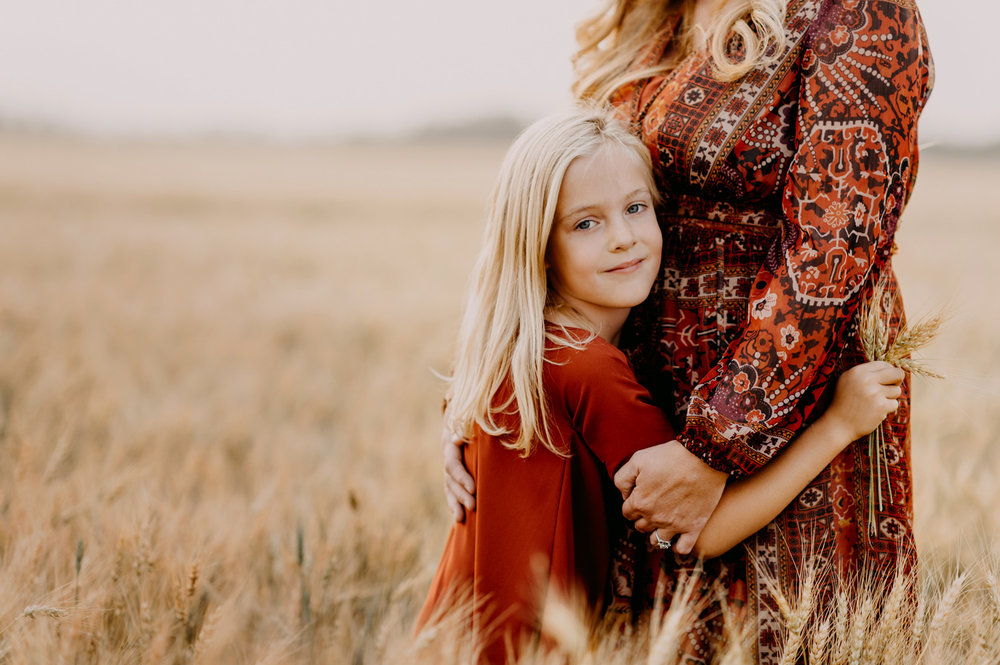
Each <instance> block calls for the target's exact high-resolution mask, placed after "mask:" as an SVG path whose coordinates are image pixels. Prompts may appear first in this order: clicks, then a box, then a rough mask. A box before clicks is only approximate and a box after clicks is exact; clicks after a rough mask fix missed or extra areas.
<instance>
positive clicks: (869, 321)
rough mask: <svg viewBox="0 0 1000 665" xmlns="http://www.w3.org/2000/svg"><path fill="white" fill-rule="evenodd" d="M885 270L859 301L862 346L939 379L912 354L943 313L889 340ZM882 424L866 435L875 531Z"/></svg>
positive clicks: (890, 301)
mask: <svg viewBox="0 0 1000 665" xmlns="http://www.w3.org/2000/svg"><path fill="white" fill-rule="evenodd" d="M888 284H889V280H888V273H886V272H883V273H882V274H881V276H879V279H878V282H876V284H875V288H874V289H873V290H872V294H871V297H870V298H869V299H868V300H867V301H866V302H864V303H862V305H861V308H860V310H859V311H858V336H859V337H860V339H861V349H862V350H863V351H864V354H865V358H867V359H868V360H869V361H875V360H881V361H884V362H887V363H889V364H890V365H893V366H895V367H898V368H900V369H902V370H905V371H907V372H909V373H910V374H916V375H919V376H926V377H931V378H937V379H941V378H944V377H943V375H941V374H938V373H937V372H934V371H932V370H931V369H929V368H928V367H927V366H926V365H925V364H924V363H923V362H922V361H920V360H917V359H915V358H913V353H914V352H916V351H918V350H920V349H921V348H923V347H925V346H927V345H928V344H929V343H930V342H931V341H932V340H933V339H934V338H935V337H936V336H937V334H938V331H939V330H940V328H941V324H942V323H943V322H944V314H943V313H942V312H937V313H936V314H934V315H931V316H926V317H922V318H920V319H918V320H916V321H914V322H912V323H910V322H907V323H906V324H904V325H903V327H902V328H900V330H899V331H898V332H897V333H896V335H895V337H892V338H891V339H890V330H889V324H890V321H891V320H892V311H893V309H894V307H895V305H896V293H895V291H893V292H889V291H888ZM884 428H885V424H884V423H883V424H881V425H879V426H878V427H876V428H875V430H874V431H873V432H872V433H871V434H869V435H868V455H869V458H870V459H871V470H870V472H869V477H868V479H869V486H870V491H869V493H868V531H869V533H871V534H872V535H875V534H876V533H877V526H878V518H877V515H876V510H875V507H876V502H877V505H878V510H879V511H881V510H883V509H884V507H885V497H883V495H882V485H883V482H882V481H883V475H884V477H885V480H886V481H888V478H889V460H888V457H887V455H886V449H885V429H884ZM885 485H886V487H887V488H888V500H889V501H890V502H891V501H892V500H893V496H892V483H890V482H886V483H885Z"/></svg>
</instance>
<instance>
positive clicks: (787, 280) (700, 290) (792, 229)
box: [612, 0, 933, 663]
mask: <svg viewBox="0 0 1000 665" xmlns="http://www.w3.org/2000/svg"><path fill="white" fill-rule="evenodd" d="M675 29H676V23H673V24H670V25H667V26H665V28H664V29H663V30H662V31H661V32H660V34H659V35H658V36H657V38H656V39H655V40H654V41H653V43H651V44H650V46H649V48H648V50H647V51H646V52H645V53H643V54H642V55H641V57H640V58H639V59H637V61H636V63H635V66H636V67H643V66H647V65H650V64H655V63H656V62H658V61H659V60H660V59H661V58H663V57H664V55H665V53H666V52H667V49H668V48H669V47H670V44H671V38H672V36H673V33H674V30H675ZM785 31H786V38H787V43H786V46H785V50H784V52H783V55H782V56H781V57H779V58H778V59H777V61H775V62H773V63H771V64H766V65H762V66H760V67H758V68H757V69H755V70H753V71H751V72H750V73H749V74H747V75H746V76H744V77H742V78H741V79H738V80H736V81H732V82H721V81H718V80H716V79H715V78H714V77H713V76H712V75H711V67H710V64H709V59H708V55H707V52H705V51H699V52H694V53H692V54H691V55H689V56H687V57H686V58H685V60H683V61H682V62H681V63H680V65H679V66H678V67H676V68H675V69H674V70H672V71H671V72H670V73H669V74H668V75H667V76H665V77H658V78H653V79H645V80H640V81H637V82H635V83H632V84H628V85H626V86H625V87H623V88H621V89H620V90H619V91H618V92H617V93H616V95H615V96H614V98H613V100H612V101H613V103H614V104H615V105H616V106H617V107H618V109H619V111H620V113H621V114H622V115H623V116H624V117H625V118H626V119H627V120H628V121H630V122H631V123H632V125H633V127H634V129H635V131H636V132H637V133H638V134H639V135H640V136H641V137H642V139H643V140H644V141H645V143H646V144H647V145H648V146H649V148H650V151H651V153H652V156H653V162H654V168H655V171H656V175H657V180H658V184H659V186H660V188H661V189H662V192H663V194H664V197H665V199H666V204H665V209H664V211H663V214H662V215H661V225H662V227H663V233H664V249H663V252H664V253H663V267H662V275H661V279H660V281H659V284H658V286H657V287H656V288H655V289H654V296H653V297H652V298H651V299H650V302H649V303H648V304H647V305H646V306H645V307H644V308H643V309H641V310H639V311H637V312H636V315H635V317H634V324H635V325H634V328H633V331H632V332H633V334H634V335H635V337H636V339H638V340H641V342H640V343H637V347H636V349H635V350H634V354H633V363H634V365H635V367H636V371H637V373H639V374H640V376H641V378H644V379H645V380H648V381H649V384H650V386H651V388H652V389H653V390H654V393H656V394H659V396H660V398H661V399H662V401H663V404H664V406H665V408H667V409H668V410H669V411H670V412H671V413H673V414H674V417H675V426H676V427H677V430H678V431H679V432H680V434H679V435H678V437H677V438H678V440H679V441H681V443H683V444H684V445H685V446H686V447H687V448H688V449H689V450H691V451H692V452H694V453H696V454H697V455H699V456H700V457H701V458H702V459H704V460H705V461H706V462H707V463H709V464H710V465H711V466H713V467H715V468H717V469H721V470H724V471H726V472H728V473H730V474H732V475H733V476H734V477H738V476H743V475H746V474H752V473H754V472H755V471H756V470H758V469H759V468H760V467H761V466H762V465H764V464H766V463H767V462H768V460H770V459H772V458H773V457H774V456H775V455H776V454H778V453H779V452H780V451H781V449H782V448H783V447H784V446H785V445H786V444H787V443H788V442H789V440H790V439H792V438H793V437H794V435H795V433H796V432H798V431H800V430H801V429H802V428H803V426H804V425H806V424H808V423H809V422H810V421H811V420H812V419H815V417H817V416H818V415H819V413H821V411H822V408H823V406H824V405H825V403H826V402H827V401H828V400H829V398H830V397H831V396H832V395H831V390H832V388H833V382H832V381H831V379H833V378H835V376H836V375H837V374H838V373H839V372H840V371H841V369H842V368H844V367H846V366H850V365H853V364H856V363H858V362H860V361H862V360H863V357H862V354H861V352H860V349H859V342H858V339H857V330H856V326H855V324H854V317H855V313H856V311H857V309H858V306H859V304H860V303H861V302H863V300H864V299H865V298H867V297H868V295H869V294H870V292H871V289H872V287H873V285H874V283H875V281H876V280H877V278H878V277H879V276H880V275H881V274H883V273H885V274H887V275H888V276H889V277H890V281H891V287H890V290H891V291H893V292H895V291H896V283H895V280H894V279H892V268H891V255H892V253H893V250H894V241H893V239H894V235H895V232H896V228H897V225H898V223H899V218H900V215H901V213H902V210H903V207H904V205H905V203H906V201H907V199H908V198H909V195H910V192H911V189H912V187H913V183H914V179H915V176H916V172H917V159H918V156H917V117H918V115H919V114H920V111H921V109H922V108H923V106H924V104H925V102H926V100H927V97H928V95H929V93H930V89H931V86H932V79H933V66H932V63H931V58H930V52H929V50H928V47H927V40H926V35H925V32H924V29H923V25H922V23H921V19H920V15H919V12H918V10H917V7H916V6H915V4H914V2H913V1H912V0H789V3H788V8H787V13H786V19H785ZM896 303H897V306H896V311H895V313H894V316H893V319H894V320H893V322H892V326H893V328H895V329H898V326H899V324H900V322H901V321H902V316H903V313H902V309H901V304H899V303H900V300H899V299H898V298H897V299H896ZM908 398H909V388H908V386H904V395H903V398H902V399H901V403H900V408H899V410H898V411H897V412H896V413H895V414H894V415H893V416H891V417H890V419H889V420H887V421H886V424H885V434H886V437H885V438H886V451H887V458H888V474H884V473H883V474H882V475H883V477H882V478H881V480H880V482H881V484H882V488H881V489H882V495H883V496H884V497H885V498H886V500H885V501H883V503H882V505H881V508H879V507H877V506H876V513H875V514H874V515H869V513H868V505H869V503H868V502H869V497H870V496H871V493H872V492H878V491H879V488H877V487H875V488H873V487H872V486H871V485H872V484H871V482H870V481H869V472H870V470H871V468H872V464H873V460H872V459H871V458H870V457H869V455H868V449H867V446H866V445H865V443H864V442H863V441H862V442H855V443H854V444H852V445H851V446H849V447H848V448H847V449H846V450H845V451H844V452H843V453H842V454H841V455H840V456H839V457H837V458H836V459H835V460H834V462H833V463H832V464H831V465H830V466H829V467H828V468H827V469H825V470H824V471H823V473H822V474H821V475H820V476H819V477H818V478H816V479H815V480H814V481H813V482H812V483H811V484H810V485H809V486H808V487H807V488H806V489H805V491H803V492H802V493H801V494H800V495H799V497H798V498H797V499H796V501H794V502H793V503H792V505H790V506H789V507H788V508H787V509H786V510H785V511H784V512H783V513H782V514H781V515H780V516H779V517H778V518H777V519H775V520H774V521H773V522H772V523H771V524H770V525H769V526H768V527H766V528H765V529H763V530H762V531H760V532H759V533H758V534H756V535H755V536H754V537H751V538H750V539H748V541H747V542H746V547H745V548H742V549H743V550H744V551H743V552H740V553H736V552H734V553H733V554H732V556H731V557H730V561H729V564H730V566H729V568H730V572H731V574H733V575H735V577H736V578H739V581H740V582H741V583H745V594H746V598H747V601H748V603H749V608H748V609H749V611H751V612H754V613H755V614H756V616H757V620H758V627H759V639H758V644H757V654H756V657H757V659H758V660H759V661H760V662H762V663H766V662H772V661H774V660H776V659H777V658H778V657H779V655H780V639H779V635H780V632H779V631H780V627H779V617H778V615H777V613H776V610H775V608H774V606H773V604H772V603H770V602H768V600H767V598H768V592H767V588H766V586H765V585H764V582H763V579H762V576H761V575H760V574H759V571H761V570H763V571H765V572H766V573H767V574H770V575H773V576H775V577H777V578H778V580H779V581H780V582H781V584H782V585H783V586H784V587H785V588H786V591H788V590H794V587H795V583H796V578H797V575H798V574H799V573H800V571H801V569H802V565H803V562H804V561H806V560H807V559H808V560H810V561H811V562H812V563H813V564H815V565H819V566H820V568H823V567H826V568H828V569H839V570H840V571H841V572H844V573H849V572H851V571H857V570H859V569H861V568H862V567H863V566H873V565H874V566H879V567H880V568H882V569H883V570H888V571H889V572H890V573H891V572H894V570H895V566H896V564H897V562H898V561H902V562H903V564H904V565H909V564H911V563H912V557H913V553H912V529H913V515H912V478H911V469H910V449H909V399H908ZM890 490H891V491H890ZM890 495H891V500H890V499H888V497H889V496H890ZM747 554H749V555H750V556H751V557H753V559H754V560H755V561H756V565H754V566H746V565H745V561H744V560H743V559H744V557H745V556H746V555H747ZM732 570H736V571H737V572H736V573H732ZM731 588H732V587H731Z"/></svg>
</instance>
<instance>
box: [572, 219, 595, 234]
mask: <svg viewBox="0 0 1000 665" xmlns="http://www.w3.org/2000/svg"><path fill="white" fill-rule="evenodd" d="M593 225H594V220H592V219H585V220H583V221H582V222H577V225H576V228H578V229H580V230H581V231H586V230H587V229H589V228H591V227H592V226H593Z"/></svg>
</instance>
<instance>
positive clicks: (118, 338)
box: [0, 136, 1000, 665]
mask: <svg viewBox="0 0 1000 665" xmlns="http://www.w3.org/2000/svg"><path fill="white" fill-rule="evenodd" d="M502 149H503V147H502V146H498V145H481V146H454V145H453V146H449V145H433V146H427V145H425V146H419V145H411V146H380V147H363V146H353V147H283V146H253V145H230V146H225V145H215V146H206V145H183V144H177V145H141V144H104V143H89V142H85V141H68V140H56V139H51V140H50V139H39V138H18V137H10V136H6V137H0V155H3V157H0V238H2V239H3V242H2V243H0V266H2V267H0V664H5V663H11V664H19V663H70V662H72V663H98V662H99V663H105V664H108V663H112V664H113V663H160V662H169V663H311V662H324V663H325V662H334V663H382V662H385V663H397V662H411V661H417V660H420V661H426V662H433V663H435V664H436V665H447V664H448V663H459V662H468V660H469V658H470V654H471V652H470V647H469V645H468V643H467V641H462V640H459V639H457V638H455V637H454V635H453V634H452V635H449V634H448V633H447V630H445V631H444V632H443V633H442V634H441V635H439V636H438V639H437V640H436V641H434V643H433V644H420V645H415V644H414V643H413V640H412V639H411V635H410V631H411V626H412V620H413V617H414V614H415V612H416V610H417V609H418V608H419V605H420V604H421V602H422V600H423V595H424V593H425V591H426V588H427V586H428V584H429V582H430V576H431V574H432V573H433V569H434V567H435V565H436V563H437V557H438V556H439V553H440V549H441V547H442V545H443V542H444V535H445V533H446V530H447V527H448V518H447V515H446V510H445V506H444V502H443V500H442V498H441V491H440V473H441V472H440V468H439V451H438V448H437V443H436V441H437V438H438V429H439V418H438V410H439V405H440V385H439V383H438V381H437V380H436V379H435V378H434V376H433V375H432V373H431V370H432V369H441V368H443V367H445V365H446V358H447V350H448V346H449V344H450V341H451V336H452V331H453V329H454V326H455V323H456V320H457V316H458V307H459V298H460V293H461V290H462V284H463V282H464V278H465V274H466V272H467V271H468V269H469V267H470V265H471V262H472V259H473V254H474V251H475V248H476V245H477V243H478V237H479V224H478V220H479V218H480V216H481V211H482V209H483V206H484V201H485V197H486V194H487V191H488V189H489V186H490V184H491V182H492V179H493V177H494V173H495V169H496V168H497V166H498V164H499V160H500V157H501V154H502ZM998 175H1000V167H998V165H996V164H991V163H985V162H979V163H962V162H957V161H947V160H940V161H934V159H933V154H932V153H930V154H928V156H927V157H926V158H925V164H924V165H923V168H922V172H921V182H920V184H919V186H918V188H917V193H916V195H915V197H914V200H913V202H912V204H911V207H910V210H909V211H908V214H907V215H906V217H905V218H904V226H903V230H902V232H901V233H900V236H899V244H900V246H901V248H902V249H901V253H900V254H899V256H897V257H896V266H897V270H898V272H899V273H900V278H901V281H902V284H903V288H904V294H906V296H907V298H908V299H909V302H908V304H909V305H911V309H913V310H914V311H921V310H926V309H927V308H928V307H929V306H932V305H935V304H938V303H941V302H946V301H948V300H951V301H953V302H954V304H953V306H952V308H951V309H952V310H953V311H954V312H955V314H954V315H953V316H952V317H951V319H950V321H949V325H948V328H947V330H946V331H945V333H944V334H942V335H941V337H940V338H939V339H938V340H936V341H935V342H933V343H932V344H931V345H930V346H929V347H928V350H927V353H926V355H927V356H929V357H930V358H931V362H932V363H933V366H934V367H935V368H940V369H941V370H942V371H944V372H945V373H947V374H948V375H949V381H948V382H937V383H933V384H932V383H930V382H926V383H924V382H919V381H918V382H917V385H916V386H915V395H916V396H915V407H914V419H915V420H914V449H915V453H914V455H915V458H916V460H915V463H916V473H917V513H918V525H917V529H918V539H919V541H918V544H919V546H920V548H921V554H922V557H923V562H924V566H923V576H922V578H921V582H920V586H919V589H918V590H917V593H916V596H917V597H918V598H919V600H920V603H921V607H920V613H919V614H918V620H917V621H916V622H914V623H913V625H912V626H910V627H909V628H908V629H907V631H896V632H898V633H899V635H896V634H895V633H893V632H892V630H891V626H889V625H888V623H887V621H888V619H887V618H886V617H885V616H884V615H883V617H882V620H881V621H882V623H879V622H878V621H876V620H874V619H873V618H872V617H870V616H868V614H870V610H868V609H866V607H865V605H864V599H858V598H854V597H851V598H848V597H844V598H842V599H841V600H840V603H839V604H837V605H836V608H837V609H836V611H835V612H834V613H833V614H831V615H829V616H825V617H819V616H817V614H816V612H814V611H811V612H807V611H805V610H803V609H802V604H801V600H790V601H789V606H788V607H789V610H788V612H789V618H790V619H792V621H789V637H790V639H792V638H794V641H795V642H796V643H797V644H800V645H801V649H803V650H805V651H806V652H807V653H809V654H812V655H811V656H810V661H809V662H810V663H814V662H815V663H846V662H914V663H916V662H926V663H984V662H997V660H998V658H1000V654H998V653H997V645H998V644H1000V637H998V632H997V626H998V623H1000V585H998V583H997V579H998V573H1000V557H998V556H997V555H996V554H995V545H996V536H995V534H996V533H998V532H1000V531H998V527H1000V509H998V508H997V505H998V498H1000V485H998V482H997V473H998V469H1000V464H998V462H1000V460H998V456H1000V452H998V451H1000V447H998V446H996V445H994V444H995V443H996V434H995V431H994V430H993V427H994V426H995V425H996V424H997V418H996V416H995V414H996V413H998V410H997V405H998V401H1000V392H998V388H1000V381H998V378H997V376H996V374H994V373H993V370H995V369H1000V347H998V346H997V344H996V342H995V339H996V335H995V333H994V331H993V326H994V325H996V323H997V317H996V316H995V315H994V313H993V311H992V309H991V307H990V304H991V303H992V294H991V289H992V285H993V284H994V283H996V278H997V276H998V275H997V274H996V272H995V269H994V268H992V264H993V262H992V261H991V257H990V256H989V255H988V254H987V252H988V251H989V250H990V248H991V247H995V246H997V244H998V242H997V241H998V240H1000V237H998V235H1000V223H998V222H1000V218H998V212H997V211H998V210H1000V192H998V190H997V188H996V187H995V186H994V183H995V182H996V180H997V177H998ZM890 593H891V592H890ZM900 602H902V601H900ZM866 612H867V613H868V614H866ZM673 616H675V615H671V614H670V612H669V610H665V613H664V617H665V619H664V621H665V622H669V621H671V620H672V619H671V618H670V617H673ZM883 624H885V626H884V627H883V628H877V626H882V625H883ZM567 625H571V624H567ZM670 625H673V624H670ZM664 626H667V627H668V628H669V626H668V624H667V623H663V624H662V625H660V624H657V625H654V626H653V627H652V628H651V629H650V631H649V633H648V634H647V635H635V636H633V637H634V639H632V640H631V641H630V642H629V644H628V646H629V648H628V649H616V648H615V647H616V645H615V644H614V643H612V642H610V641H608V640H606V641H604V642H602V643H600V644H598V645H596V646H593V645H590V646H584V647H581V646H580V642H579V641H578V640H576V641H574V638H573V637H572V630H571V629H566V630H568V631H569V632H566V635H569V636H570V637H567V638H564V639H568V640H569V642H567V644H571V645H573V646H572V647H571V649H572V650H573V652H574V654H575V655H574V656H573V657H572V659H571V660H572V661H573V662H580V663H583V662H594V663H611V662H620V663H624V662H652V661H654V660H655V661H656V662H660V660H661V658H660V657H661V656H663V658H662V662H670V658H671V653H670V649H669V648H668V647H669V640H671V639H674V638H676V635H675V636H674V637H671V636H670V635H669V634H668V633H667V632H665V631H666V628H664ZM657 631H658V632H657ZM564 632H565V631H564ZM892 640H896V641H892ZM899 640H909V641H908V642H907V644H909V645H910V647H912V648H911V651H905V650H904V647H901V646H899ZM657 645H660V646H657ZM664 645H666V646H664ZM417 647H420V649H419V650H417ZM916 647H919V649H916ZM911 652H912V654H913V655H912V657H911V656H910V655H906V656H905V657H903V656H900V657H899V658H896V657H895V655H894V654H911ZM790 657H791V656H790ZM727 658H729V659H730V660H729V661H727V662H734V663H735V662H741V661H740V658H741V656H740V652H738V650H736V651H733V652H732V653H731V654H730V655H728V656H727ZM549 660H552V659H549ZM544 661H546V658H544V657H542V656H539V658H538V662H544Z"/></svg>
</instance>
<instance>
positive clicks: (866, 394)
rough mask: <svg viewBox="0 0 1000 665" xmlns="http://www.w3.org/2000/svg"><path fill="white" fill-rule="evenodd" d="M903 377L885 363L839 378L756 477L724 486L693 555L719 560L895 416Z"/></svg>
mask: <svg viewBox="0 0 1000 665" xmlns="http://www.w3.org/2000/svg"><path fill="white" fill-rule="evenodd" d="M904 376H905V374H904V373H903V371H902V370H900V369H897V368H895V367H893V366H892V365H890V364H889V363H885V362H870V363H864V364H862V365H858V366H856V367H853V368H851V369H850V370H848V371H846V372H844V373H843V374H842V375H841V377H840V379H839V380H838V381H837V390H836V394H835V395H834V398H833V403H832V404H831V405H830V408H829V409H827V410H826V412H825V413H824V414H823V415H822V416H820V418H819V419H818V420H817V421H816V422H815V423H813V424H812V425H811V426H810V427H808V428H807V429H806V430H805V431H804V432H802V434H801V435H800V436H799V437H798V438H796V439H795V440H794V441H793V442H792V443H791V444H790V445H789V447H788V448H787V449H786V450H785V451H784V452H782V453H781V454H780V455H779V456H778V457H776V458H775V459H773V460H772V461H771V462H770V463H768V464H767V465H766V466H765V467H764V468H762V469H761V470H760V471H758V472H757V473H756V474H754V475H752V476H749V477H747V478H744V479H742V480H739V481H736V482H732V483H730V484H729V485H727V486H726V490H725V493H724V494H723V495H722V500H721V501H719V505H718V507H717V508H716V509H715V512H713V513H712V516H711V517H710V518H709V520H708V523H707V524H706V525H705V528H704V530H703V531H702V532H701V536H700V537H699V538H698V542H697V544H696V545H695V547H694V553H695V554H697V555H698V556H700V557H702V558H706V559H707V558H711V557H715V556H719V555H720V554H722V553H724V552H726V551H727V550H730V549H732V548H733V547H735V546H736V545H738V544H739V543H740V542H742V541H743V540H744V539H745V538H747V537H748V536H750V535H751V534H753V533H755V532H757V531H759V530H760V529H762V528H764V526H766V525H767V523H768V522H770V521H771V520H773V519H774V518H775V517H776V516H777V515H778V514H779V513H780V512H781V511H782V510H784V509H785V507H786V506H788V504H790V503H791V502H792V501H793V500H794V499H795V497H796V496H797V495H798V494H799V492H801V491H802V490H803V489H805V487H806V485H808V484H809V482H810V481H811V480H813V479H814V478H815V477H816V476H818V475H819V473H820V472H821V471H822V470H823V468H824V467H826V465H827V464H829V463H830V462H831V460H833V458H834V457H836V456H837V454H838V453H839V452H840V451H841V450H843V449H844V448H845V447H847V445H848V444H849V443H851V442H852V441H854V440H856V439H859V438H861V437H862V436H864V435H865V434H868V433H869V432H871V431H872V430H874V429H875V428H876V427H878V426H879V424H880V423H881V422H882V420H883V419H884V418H885V417H886V416H887V415H888V414H889V413H892V412H893V411H895V410H896V408H897V407H898V406H899V403H898V401H897V398H898V397H899V396H900V394H901V393H902V389H901V387H900V384H901V383H902V381H903V377H904ZM653 538H655V535H654V536H653Z"/></svg>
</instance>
